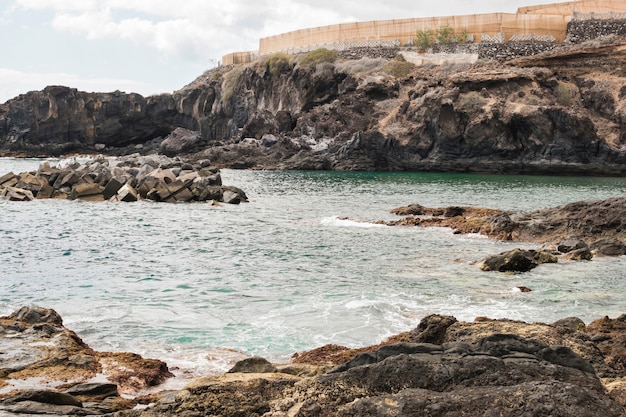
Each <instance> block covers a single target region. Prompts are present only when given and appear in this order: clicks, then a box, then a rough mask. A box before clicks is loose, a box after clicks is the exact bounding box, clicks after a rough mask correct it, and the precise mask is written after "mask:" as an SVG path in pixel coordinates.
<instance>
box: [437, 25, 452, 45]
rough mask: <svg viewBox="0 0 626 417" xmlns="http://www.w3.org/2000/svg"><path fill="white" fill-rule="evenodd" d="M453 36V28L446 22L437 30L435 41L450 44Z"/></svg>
mask: <svg viewBox="0 0 626 417" xmlns="http://www.w3.org/2000/svg"><path fill="white" fill-rule="evenodd" d="M453 38H454V29H452V28H451V27H450V25H448V24H446V25H445V26H441V27H440V28H439V29H438V30H437V43H439V44H440V45H450V44H451V43H452V40H453Z"/></svg>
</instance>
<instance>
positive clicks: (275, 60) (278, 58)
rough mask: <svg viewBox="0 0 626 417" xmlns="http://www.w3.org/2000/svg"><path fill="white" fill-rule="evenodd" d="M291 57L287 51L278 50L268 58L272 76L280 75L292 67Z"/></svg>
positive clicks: (268, 68) (268, 66)
mask: <svg viewBox="0 0 626 417" xmlns="http://www.w3.org/2000/svg"><path fill="white" fill-rule="evenodd" d="M290 61H291V57H290V56H289V55H287V54H285V53H282V52H277V53H275V54H273V55H271V56H270V57H269V58H267V61H266V65H267V70H268V71H269V73H270V74H272V77H278V76H279V75H280V74H281V73H282V72H283V71H285V70H287V69H289V68H291V62H290Z"/></svg>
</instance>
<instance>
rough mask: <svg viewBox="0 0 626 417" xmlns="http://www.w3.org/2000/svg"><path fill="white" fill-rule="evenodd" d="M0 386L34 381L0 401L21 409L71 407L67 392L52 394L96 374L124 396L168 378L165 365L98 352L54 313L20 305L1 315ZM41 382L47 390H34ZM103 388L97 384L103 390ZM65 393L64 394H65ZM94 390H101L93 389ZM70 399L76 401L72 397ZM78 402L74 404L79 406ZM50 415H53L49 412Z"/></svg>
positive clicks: (85, 381) (156, 361)
mask: <svg viewBox="0 0 626 417" xmlns="http://www.w3.org/2000/svg"><path fill="white" fill-rule="evenodd" d="M0 335H2V337H0V352H3V354H2V355H0V385H5V387H4V388H5V391H10V388H11V386H12V385H13V384H12V382H11V381H21V383H18V385H23V381H24V380H29V381H32V386H33V389H30V390H26V391H25V392H21V393H19V394H16V395H18V396H11V397H7V396H6V395H4V396H3V395H1V394H0V400H7V401H9V402H10V403H12V404H13V403H15V404H14V405H16V406H17V405H19V404H17V402H19V403H20V404H21V405H19V406H20V407H21V406H25V405H24V403H25V402H30V403H37V402H39V403H42V402H48V403H53V404H57V405H67V404H74V403H72V402H71V400H70V398H71V395H70V393H71V391H70V393H67V392H66V393H65V394H59V393H58V392H57V391H52V390H53V389H54V388H56V387H63V388H65V389H67V387H68V386H72V385H77V384H84V383H87V382H88V381H91V380H92V379H93V378H95V377H96V375H98V376H99V378H105V379H107V380H108V381H110V383H115V384H117V386H118V387H119V389H120V391H121V392H123V393H134V392H136V390H138V389H143V388H145V387H149V386H152V385H155V384H158V383H161V382H163V381H164V380H165V379H167V378H169V377H171V376H172V374H171V373H170V372H169V370H168V368H167V365H166V364H165V363H163V362H161V361H158V360H155V359H144V358H142V357H141V356H139V355H135V354H124V353H117V352H116V353H108V352H96V351H94V350H93V349H91V348H90V347H89V346H87V345H86V344H85V343H84V342H83V341H82V340H81V339H80V337H78V335H76V333H74V332H72V331H71V330H69V329H67V328H65V327H64V326H63V320H62V318H61V316H60V315H59V314H58V313H57V312H56V311H54V310H52V309H46V308H42V307H23V308H21V309H19V310H18V311H16V312H14V313H12V314H11V315H9V316H5V317H0ZM36 381H41V384H42V385H43V386H45V388H46V390H45V391H42V390H41V389H34V387H36V386H37V383H36ZM103 387H106V386H104V385H103V386H101V387H100V388H103ZM65 389H64V390H65ZM93 389H94V390H98V389H99V388H98V387H96V386H93ZM74 401H77V400H76V399H74ZM77 404H78V403H76V404H74V405H77ZM52 414H54V413H52Z"/></svg>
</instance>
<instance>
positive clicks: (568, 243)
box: [557, 238, 589, 253]
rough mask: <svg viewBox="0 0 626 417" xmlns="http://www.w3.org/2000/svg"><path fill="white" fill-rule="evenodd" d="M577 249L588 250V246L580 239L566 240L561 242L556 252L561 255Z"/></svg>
mask: <svg viewBox="0 0 626 417" xmlns="http://www.w3.org/2000/svg"><path fill="white" fill-rule="evenodd" d="M578 249H589V246H588V245H587V244H586V243H585V242H584V241H583V240H581V239H576V238H568V239H565V240H563V241H561V242H560V243H559V244H558V246H557V250H558V251H559V252H561V253H569V252H572V251H575V250H578Z"/></svg>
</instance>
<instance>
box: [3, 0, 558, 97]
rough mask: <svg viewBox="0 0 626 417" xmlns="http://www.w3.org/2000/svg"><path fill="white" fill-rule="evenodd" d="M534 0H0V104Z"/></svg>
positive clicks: (184, 77)
mask: <svg viewBox="0 0 626 417" xmlns="http://www.w3.org/2000/svg"><path fill="white" fill-rule="evenodd" d="M542 3H547V1H535V2H533V1H532V0H525V1H520V0H482V1H479V2H469V1H467V0H447V1H438V2H437V1H423V0H387V1H386V2H380V1H378V0H358V1H357V0H343V1H337V0H221V1H215V0H178V1H174V0H0V45H1V48H0V103H4V102H5V101H7V100H9V99H11V98H13V97H16V96H17V95H19V94H22V93H26V92H28V91H31V90H42V89H43V88H44V87H45V86H47V85H65V86H69V87H73V88H77V89H79V90H82V91H99V92H109V91H115V90H120V91H125V92H136V93H140V94H142V95H144V96H146V95H152V94H160V93H171V92H173V91H175V90H177V89H180V88H182V87H184V86H185V85H186V84H188V83H190V82H191V81H193V80H194V79H195V78H196V77H197V76H199V75H201V74H202V73H203V72H204V71H206V70H208V69H210V68H213V67H215V66H216V65H217V64H218V62H219V60H220V59H221V57H222V55H224V54H227V53H229V52H238V51H254V50H257V49H258V43H259V38H261V37H265V36H271V35H277V34H280V33H284V32H289V31H292V30H297V29H303V28H307V27H315V26H324V25H331V24H336V23H347V22H355V21H368V20H383V19H403V18H412V17H431V16H451V15H463V14H474V13H491V12H510V13H514V12H515V10H517V8H518V7H520V6H526V5H533V4H542Z"/></svg>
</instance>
